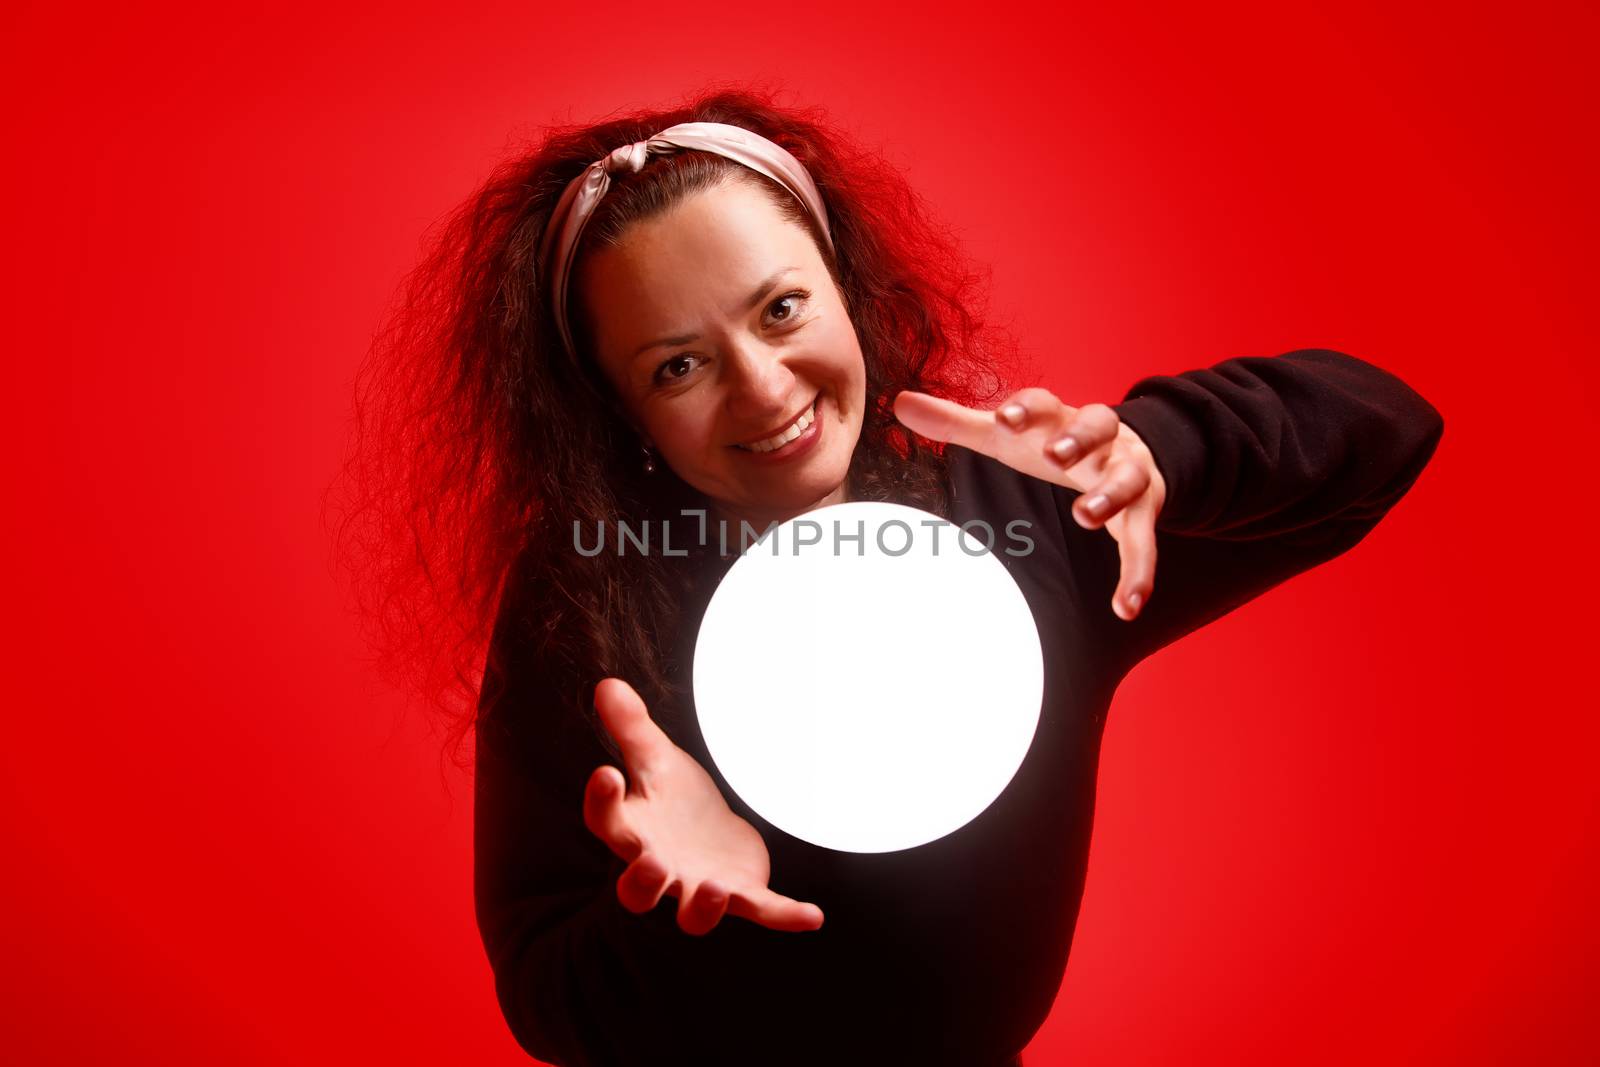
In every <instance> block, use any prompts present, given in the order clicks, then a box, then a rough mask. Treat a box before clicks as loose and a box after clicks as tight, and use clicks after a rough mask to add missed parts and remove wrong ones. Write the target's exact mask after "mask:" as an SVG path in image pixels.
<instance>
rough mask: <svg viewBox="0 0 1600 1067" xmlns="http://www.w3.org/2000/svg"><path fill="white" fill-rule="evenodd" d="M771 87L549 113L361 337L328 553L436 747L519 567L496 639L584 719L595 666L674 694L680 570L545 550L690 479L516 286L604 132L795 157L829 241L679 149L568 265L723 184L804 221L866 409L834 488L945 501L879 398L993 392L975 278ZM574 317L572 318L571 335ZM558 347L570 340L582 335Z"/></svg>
mask: <svg viewBox="0 0 1600 1067" xmlns="http://www.w3.org/2000/svg"><path fill="white" fill-rule="evenodd" d="M774 97H775V94H774V93H773V92H771V91H767V90H757V89H752V88H748V87H735V88H729V87H722V88H713V89H709V90H706V91H704V92H702V93H700V94H697V95H695V96H693V97H691V98H690V99H689V100H688V101H687V102H686V103H684V104H682V105H681V106H678V107H675V108H671V109H667V110H648V111H636V112H632V113H630V114H627V115H625V116H623V117H620V118H613V119H610V120H608V121H604V122H600V123H597V124H590V125H582V126H556V127H549V128H546V129H545V130H544V131H543V136H542V138H541V139H540V140H539V141H538V142H537V143H536V144H534V145H533V146H531V147H530V148H529V149H527V150H526V151H523V152H521V153H518V154H517V155H515V156H514V158H511V159H509V160H507V161H506V162H504V163H503V164H502V165H500V167H499V168H498V169H497V170H496V171H495V172H494V173H493V174H492V175H491V176H490V177H489V179H488V180H487V181H486V182H485V183H484V184H483V186H482V187H481V188H480V189H479V190H478V191H477V192H476V193H474V194H473V195H472V196H471V197H470V198H469V199H468V200H467V201H466V202H465V203H464V204H463V205H461V206H460V207H459V208H458V209H457V210H456V211H455V212H454V213H453V214H452V215H450V216H449V217H448V218H447V219H446V220H444V222H443V223H442V224H441V225H440V226H439V227H438V228H436V230H435V231H434V232H433V233H432V234H431V235H430V240H429V243H428V248H427V252H426V254H425V255H424V257H423V259H422V260H421V262H420V263H419V264H418V266H417V267H416V268H415V269H414V270H413V272H412V273H411V274H410V276H409V277H408V279H407V281H406V282H405V284H404V285H403V286H402V288H401V291H400V294H399V297H398V299H397V302H396V305H395V307H394V309H393V311H392V313H391V314H390V316H389V317H388V319H387V321H386V323H385V324H384V327H383V328H382V329H381V330H380V332H379V333H378V334H377V336H376V337H375V339H374V343H373V346H372V349H371V351H370V353H369V355H368V358H367V360H366V362H365V364H364V365H363V367H362V369H361V372H360V374H359V376H358V378H357V381H356V399H355V420H354V423H355V429H354V437H353V442H352V448H351V452H350V455H349V458H348V460H347V462H346V466H345V469H344V472H343V475H342V477H341V478H340V480H339V482H338V483H337V486H336V488H335V490H334V492H333V494H332V496H331V502H332V503H333V505H334V508H335V510H336V511H337V513H338V520H337V523H336V530H335V536H336V552H337V555H338V556H339V557H340V559H341V560H342V562H343V563H344V565H345V566H346V567H347V568H348V570H349V572H350V575H351V581H352V586H353V589H354V592H355V595H356V599H357V604H358V608H359V610H360V614H361V616H362V618H363V620H364V623H365V626H366V628H367V637H368V639H369V642H370V643H371V644H372V646H373V648H374V649H375V650H376V653H377V660H378V667H379V669H380V671H381V672H382V673H383V674H384V675H385V676H386V677H388V678H389V679H390V680H392V681H395V682H397V683H399V684H401V685H403V686H405V687H408V688H412V689H414V690H415V691H417V692H418V693H420V695H421V696H422V697H423V698H424V701H425V703H426V704H427V706H428V707H429V708H430V709H431V710H432V711H433V712H434V713H435V716H436V718H437V720H438V721H440V722H442V724H443V726H444V734H445V739H446V751H447V752H448V753H450V754H451V755H452V756H455V755H457V754H458V753H459V750H460V748H461V742H462V741H463V740H464V739H465V738H466V737H467V736H468V735H469V734H470V732H471V728H472V726H473V725H474V723H475V722H477V721H478V720H479V718H480V717H481V716H483V715H484V714H487V712H488V710H489V709H490V708H491V706H492V705H493V703H494V700H493V697H494V694H493V693H491V692H489V691H487V690H486V689H484V691H481V692H480V689H482V688H483V681H484V662H485V656H486V654H487V652H488V651H489V644H490V638H491V636H492V635H493V634H494V632H495V623H496V617H497V604H499V603H500V602H501V598H502V596H503V594H504V593H505V592H506V591H507V588H508V583H517V582H526V581H529V580H530V577H536V578H537V579H538V585H539V588H540V589H541V590H544V591H547V595H544V597H543V599H542V600H541V602H540V604H539V610H538V612H537V618H536V619H525V620H524V625H525V626H526V628H527V629H528V630H530V631H532V632H527V633H523V634H519V635H517V639H518V640H526V641H530V642H534V643H535V644H536V645H537V646H538V648H539V650H540V654H541V656H543V657H545V658H546V661H547V662H551V663H554V664H558V665H559V666H560V668H561V671H562V673H563V675H564V676H566V677H570V678H572V679H577V680H582V681H583V682H585V683H587V687H586V688H585V687H584V686H582V685H579V686H574V687H573V688H574V691H573V692H571V693H570V694H569V695H570V698H571V700H572V702H573V704H574V706H575V707H576V708H578V709H579V710H580V713H582V714H584V715H585V716H587V717H590V719H591V721H593V718H592V709H591V708H590V707H589V703H588V701H589V695H590V693H591V692H592V689H593V685H594V683H596V682H598V681H599V679H601V678H603V677H607V676H613V675H614V676H618V677H622V678H625V679H627V680H628V681H629V682H630V683H631V684H633V685H634V687H635V688H636V689H638V690H639V692H640V694H641V695H642V696H643V697H644V698H645V700H646V702H647V704H649V705H650V706H652V707H655V706H656V703H657V702H665V701H670V700H672V699H675V697H676V695H678V693H679V692H680V687H679V686H677V684H676V683H675V681H674V680H673V679H671V678H669V677H667V676H666V674H665V673H664V672H663V670H662V653H661V649H660V646H659V642H658V640H657V637H656V635H659V634H666V633H670V632H672V624H673V620H674V617H675V614H676V610H677V605H678V604H679V603H680V602H681V599H682V588H683V586H682V578H681V575H680V574H676V573H674V572H673V571H671V570H670V569H669V568H668V565H667V561H666V560H664V559H663V558H662V556H661V555H660V554H654V555H652V554H648V553H629V554H625V555H623V554H611V553H605V552H602V553H599V554H598V555H595V556H592V557H586V556H584V555H582V554H580V553H577V552H573V551H570V545H569V544H568V543H567V542H566V541H564V540H563V537H564V536H565V535H566V532H567V531H571V530H574V529H579V528H582V529H594V528H596V525H604V524H606V523H616V522H619V521H624V522H628V523H634V524H636V523H639V522H644V521H648V522H651V523H656V522H659V521H660V517H662V516H667V515H676V514H678V509H679V508H680V507H683V506H688V505H690V504H692V503H694V502H695V495H696V494H694V493H693V491H692V490H689V488H688V487H687V486H686V485H684V484H683V483H682V482H681V481H680V480H679V479H677V478H676V476H674V475H672V474H671V472H670V471H666V470H663V471H660V472H657V473H656V474H654V475H651V476H649V477H646V476H645V475H644V474H643V473H642V471H641V470H640V467H639V464H638V456H639V452H638V446H637V441H636V439H635V438H634V437H633V435H632V433H631V431H630V428H629V427H628V425H627V424H626V421H625V420H624V418H623V417H622V415H621V412H620V408H619V407H618V405H617V403H616V401H615V399H614V397H613V396H611V395H610V394H609V391H608V390H609V386H608V385H607V384H606V383H605V382H604V379H603V378H602V377H601V376H600V374H599V372H598V370H597V368H596V367H595V366H594V363H593V360H591V359H588V358H587V357H586V356H582V355H580V359H579V360H578V361H577V362H576V363H574V361H573V360H571V359H570V358H568V357H567V356H566V353H565V348H564V346H563V344H562V342H561V339H560V336H559V334H558V332H557V329H556V326H555V324H554V320H553V317H552V315H551V314H550V311H549V303H548V300H547V297H546V294H545V292H544V287H543V286H542V284H541V283H542V281H543V279H542V278H541V277H539V276H538V274H539V271H538V250H539V244H540V241H541V239H542V237H543V235H544V230H545V227H546V225H547V223H548V221H549V218H550V215H551V213H552V211H553V209H554V207H555V204H556V201H557V200H558V199H559V198H560V196H561V193H562V191H563V190H564V189H565V187H566V185H567V183H568V182H570V181H571V180H572V179H573V178H575V177H576V176H577V175H579V174H580V173H581V172H582V171H583V170H584V169H585V168H586V167H587V166H588V165H589V164H590V163H592V162H593V161H594V160H596V159H599V158H601V157H602V156H604V155H606V154H607V153H609V152H610V151H611V150H612V149H614V148H616V147H617V146H618V145H623V144H628V143H631V142H633V141H639V140H643V139H645V138H648V137H649V136H651V135H652V134H654V133H656V132H658V131H660V130H661V129H663V128H665V127H667V126H671V125H674V124H676V123H680V122H691V121H704V122H723V123H729V124H732V125H736V126H741V127H744V128H745V129H748V130H752V131H754V132H756V133H759V134H761V135H762V136H764V137H766V138H768V139H769V140H772V141H774V142H776V143H777V144H779V145H782V146H783V147H784V148H786V149H787V150H788V151H789V152H791V153H792V154H793V155H794V156H795V157H796V158H797V159H798V160H799V161H800V162H801V163H802V164H803V165H804V166H805V167H806V169H807V170H808V171H809V172H810V174H811V176H812V178H813V180H814V181H815V182H816V184H817V186H818V188H819V190H820V192H821V194H822V197H823V200H824V203H825V205H826V207H827V211H828V218H829V221H830V224H831V231H832V236H833V241H834V248H835V253H834V254H830V253H829V252H828V250H827V247H826V242H824V241H822V240H820V234H819V232H818V231H817V229H816V225H815V222H814V221H813V220H812V219H811V217H810V216H809V214H807V213H806V212H805V211H804V209H803V208H802V207H801V206H800V205H799V204H798V203H796V202H795V201H794V200H793V198H792V197H790V196H789V194H788V193H787V192H785V191H783V190H782V189H781V187H779V186H777V185H776V184H775V183H772V182H770V181H769V180H768V179H766V178H764V177H761V176H759V175H756V174H755V173H754V172H751V171H746V170H745V169H744V168H742V167H739V166H738V165H737V164H735V163H732V162H731V161H729V160H727V159H725V158H723V157H721V156H717V155H715V154H711V153H704V152H693V151H685V152H678V153H674V154H672V155H669V156H664V157H660V158H658V159H655V160H652V162H651V163H650V164H649V165H648V166H646V167H645V168H644V169H642V170H641V171H639V172H637V173H631V174H627V175H624V176H620V180H616V181H614V184H613V185H612V188H611V189H610V191H609V192H608V194H607V196H606V199H605V200H603V201H602V202H601V204H600V205H599V209H598V210H597V211H596V213H595V215H594V216H593V217H592V219H591V220H590V223H589V228H588V230H587V231H586V233H585V237H584V243H583V245H582V246H581V248H580V256H581V255H583V252H584V250H585V249H587V250H591V251H592V249H593V248H597V247H603V246H604V245H605V244H607V243H612V242H614V241H616V240H617V239H618V237H620V235H621V234H622V233H623V232H624V231H625V230H626V228H627V227H628V226H629V225H630V224H631V223H633V222H635V221H637V220H640V219H644V218H648V217H650V216H652V215H656V214H659V213H661V212H663V211H665V210H667V209H668V208H670V207H671V206H672V205H673V204H675V203H677V202H679V201H681V200H682V199H684V198H685V197H687V196H690V195H692V194H693V193H695V192H697V191H699V190H703V189H707V188H710V187H712V186H714V185H716V184H718V183H720V182H723V181H726V180H730V179H743V180H749V181H753V182H756V183H757V184H759V185H761V186H762V187H763V188H765V189H766V190H767V191H768V192H769V193H770V194H771V195H772V196H773V199H774V201H775V202H776V203H777V204H779V206H780V207H781V208H782V210H783V211H785V212H786V213H787V215H788V217H789V218H791V219H793V220H794V221H795V222H797V223H799V224H801V225H803V226H805V227H806V228H807V229H808V231H809V232H810V233H811V235H812V238H813V241H815V242H816V243H817V246H818V250H819V252H821V253H822V257H823V260H824V262H825V263H827V265H828V268H829V270H830V272H831V273H832V275H833V278H834V282H835V284H836V285H837V286H838V288H839V290H840V293H841V296H842V297H843V301H844V304H845V306H846V307H847V308H848V310H849V312H850V315H851V320H852V322H853V324H854V327H855V330H856V334H857V336H858V338H859V340H860V343H861V350H862V355H863V357H864V360H865V365H866V379H867V398H868V403H867V410H866V412H865V416H864V419H863V424H862V427H861V435H860V438H859V441H858V443H857V446H856V448H855V451H854V454H853V455H852V457H851V463H850V473H849V481H850V485H849V490H850V496H851V498H852V499H857V500H890V499H892V500H896V501H899V502H902V503H909V504H913V505H915V506H918V507H922V508H924V509H925V510H929V511H933V512H935V513H937V514H941V515H948V514H949V510H948V506H949V501H948V483H947V479H946V474H945V468H944V457H943V452H942V449H941V448H940V447H939V446H938V445H937V444H936V443H933V442H927V441H923V440H921V439H919V438H917V437H916V436H915V435H913V434H909V433H907V432H905V431H904V429H903V427H901V426H900V424H899V423H898V422H897V421H896V420H895V418H894V416H893V414H892V412H891V410H890V404H891V402H892V401H893V398H894V396H895V394H896V393H898V392H899V391H901V390H904V389H915V390H920V391H923V392H930V393H934V394H937V395H940V396H945V397H949V398H951V399H954V400H957V401H960V402H963V403H969V404H979V403H986V402H991V401H993V400H994V399H995V398H997V397H998V396H1000V395H1002V394H1003V392H1004V391H1005V390H1006V388H1007V377H1008V376H1007V374H1006V368H1008V367H1009V366H1010V365H1011V360H1012V359H1013V357H1014V356H1015V351H1016V349H1015V343H1014V341H1013V340H1012V339H1011V337H1010V335H1009V333H1008V332H1007V331H1005V330H1003V329H1002V328H1000V327H997V326H993V325H990V324H987V323H986V322H985V319H984V317H983V307H984V304H985V298H986V296H987V277H986V275H985V274H984V273H979V272H975V271H973V270H972V269H970V267H969V266H968V264H967V262H966V260H965V257H964V256H963V255H962V254H961V253H960V252H959V250H958V247H957V244H956V241H955V240H954V238H953V237H952V236H951V235H950V234H949V233H948V231H947V230H945V229H943V228H942V227H940V226H938V225H936V224H935V223H934V222H932V221H931V219H930V217H929V214H928V212H927V211H926V210H925V208H924V207H923V205H922V202H921V200H920V198H919V197H918V196H917V195H916V194H915V192H914V191H913V190H912V189H911V188H910V187H909V185H908V184H907V182H906V181H905V179H904V178H903V177H902V176H901V175H900V174H899V173H898V172H896V171H895V170H894V169H893V168H892V167H890V166H889V165H888V164H887V163H886V162H884V161H883V160H882V159H881V158H880V157H878V156H876V155H874V154H872V153H871V152H868V151H865V150H863V149H861V148H860V147H858V146H857V145H855V144H853V143H852V142H851V140H850V139H849V138H847V137H845V136H844V135H842V134H841V133H839V132H838V131H837V130H836V129H835V128H834V127H833V126H832V124H831V123H830V122H829V121H828V120H827V118H826V116H825V115H824V114H823V113H822V112H821V111H820V110H818V109H800V108H796V107H790V106H783V105H780V104H779V103H777V102H776V100H775V99H774ZM735 172H737V173H735ZM583 319H584V316H583V315H581V314H574V315H573V320H574V323H575V325H576V324H578V323H581V322H582V321H583ZM580 338H581V339H580ZM575 342H576V343H577V345H578V349H579V352H580V354H582V353H586V352H587V350H588V345H587V338H586V337H584V336H583V335H582V332H581V331H579V333H578V334H577V335H575ZM574 523H577V524H579V525H578V526H574ZM608 747H611V746H610V745H609V743H608ZM612 750H613V751H615V750H614V748H613V749H612Z"/></svg>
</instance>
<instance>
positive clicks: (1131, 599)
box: [1111, 502, 1156, 622]
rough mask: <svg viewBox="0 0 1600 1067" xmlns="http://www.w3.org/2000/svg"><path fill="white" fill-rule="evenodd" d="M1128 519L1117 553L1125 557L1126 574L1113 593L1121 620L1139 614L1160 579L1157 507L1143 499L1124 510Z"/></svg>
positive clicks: (1112, 597)
mask: <svg viewBox="0 0 1600 1067" xmlns="http://www.w3.org/2000/svg"><path fill="white" fill-rule="evenodd" d="M1123 516H1124V518H1125V520H1126V521H1125V522H1124V523H1123V525H1122V529H1121V530H1120V531H1119V533H1118V535H1117V554H1118V555H1119V556H1121V557H1122V576H1121V578H1120V579H1119V580H1118V582H1117V591H1116V592H1115V593H1113V594H1111V610H1112V612H1113V613H1114V614H1115V615H1116V616H1117V617H1118V618H1120V619H1123V620H1125V621H1127V622H1132V621H1133V620H1134V619H1136V618H1138V617H1139V612H1141V611H1143V610H1144V606H1145V604H1147V603H1149V601H1150V593H1151V591H1152V590H1153V589H1154V588H1155V580H1156V516H1155V508H1154V507H1152V506H1150V505H1149V504H1146V503H1144V502H1140V503H1138V504H1135V505H1134V506H1133V507H1131V508H1128V509H1127V510H1126V511H1124V512H1123Z"/></svg>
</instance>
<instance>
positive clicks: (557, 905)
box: [473, 597, 683, 1065]
mask: <svg viewBox="0 0 1600 1067" xmlns="http://www.w3.org/2000/svg"><path fill="white" fill-rule="evenodd" d="M537 610H538V605H537V603H532V604H530V603H528V600H527V598H526V597H522V598H517V599H513V598H510V597H508V598H507V603H506V605H505V606H503V607H502V609H501V615H500V619H499V621H498V623H497V625H496V628H495V634H494V637H493V640H492V643H491V648H490V654H489V660H488V663H487V666H486V670H485V678H484V686H483V693H484V698H485V699H484V700H483V701H481V702H480V713H479V721H478V728H477V737H476V753H477V762H476V769H475V785H474V794H475V796H474V812H473V825H474V833H473V837H474V896H475V905H476V911H477V920H478V928H479V932H480V934H481V936H482V938H483V944H484V949H485V951H486V953H487V955H488V960H489V964H490V967H491V969H492V970H493V973H494V984H495V994H496V997H497V999H498V1000H499V1003H500V1008H501V1011H502V1013H503V1014H504V1016H505V1019H506V1022H507V1024H508V1026H509V1027H510V1030H511V1033H512V1035H513V1036H514V1037H515V1038H516V1040H517V1042H518V1044H520V1045H521V1046H522V1047H523V1048H524V1049H525V1050H526V1051H528V1052H529V1053H531V1054H532V1055H533V1056H535V1057H537V1058H539V1059H541V1060H544V1061H547V1062H549V1063H553V1064H560V1065H588V1064H609V1063H627V1062H632V1061H633V1060H634V1059H635V1050H632V1049H631V1048H630V1046H629V1044H628V1042H629V1041H630V1040H631V1038H630V1036H629V1035H644V1034H648V1035H653V1036H654V1037H656V1038H657V1039H661V1038H668V1039H670V1035H671V1034H672V1028H673V1025H674V1024H673V1021H672V1020H671V1019H670V1018H667V1017H666V1013H665V1012H664V1011H663V1010H659V1004H660V1002H661V999H662V998H661V997H660V996H659V995H656V996H652V995H651V990H652V987H654V986H657V983H658V982H659V980H660V970H659V963H658V960H659V958H660V957H659V954H658V949H659V944H658V942H659V941H660V939H661V938H662V936H663V931H662V929H661V925H660V920H661V919H662V918H663V916H662V915H661V914H658V913H661V912H663V911H664V910H665V909H664V908H658V909H657V912H653V913H651V914H649V915H644V916H641V915H635V914H633V913H631V912H629V911H627V910H626V909H624V908H623V907H622V906H621V904H620V903H619V902H618V900H617V898H616V891H615V890H616V878H617V876H618V875H619V874H620V873H621V871H622V869H623V866H624V865H623V863H622V861H621V860H620V859H617V858H616V857H614V856H613V855H612V853H611V852H610V850H609V849H608V848H607V847H606V846H605V845H604V844H603V843H602V842H601V841H600V840H599V839H598V838H596V837H594V835H593V834H591V833H590V832H589V831H588V829H587V827H585V826H584V823H583V814H582V808H583V787H584V784H585V782H586V781H587V779H588V776H589V774H590V773H591V772H592V771H593V770H594V768H595V767H598V766H599V765H601V764H602V763H611V764H613V765H615V764H616V760H615V759H613V758H612V757H611V756H610V755H609V754H608V753H607V752H606V750H605V748H604V746H603V745H602V744H601V742H600V740H599V737H598V736H597V735H596V734H595V732H594V729H593V728H592V727H591V726H590V725H589V723H588V722H586V721H584V720H583V719H582V718H581V717H580V716H579V715H578V714H577V713H576V712H575V711H572V710H568V709H570V708H571V705H570V704H569V703H567V702H566V701H563V700H558V699H557V696H558V694H560V693H562V692H563V691H564V690H563V688H562V687H563V686H564V685H565V684H566V681H564V679H563V676H562V675H561V674H559V673H556V672H553V671H552V670H550V669H548V668H547V666H546V665H545V663H544V662H543V659H542V657H540V656H539V655H538V654H537V649H536V647H535V642H534V641H533V640H531V639H530V632H531V631H532V630H534V629H535V627H531V626H529V625H526V615H525V614H524V613H525V612H527V611H537ZM665 917H666V920H667V921H668V922H669V923H670V922H671V921H672V916H671V914H670V913H668V914H666V916H665ZM671 932H672V933H677V932H676V931H675V930H674V931H671ZM678 936H680V937H682V936H683V935H681V934H679V935H678Z"/></svg>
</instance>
